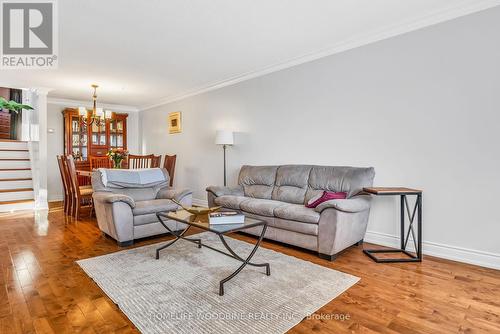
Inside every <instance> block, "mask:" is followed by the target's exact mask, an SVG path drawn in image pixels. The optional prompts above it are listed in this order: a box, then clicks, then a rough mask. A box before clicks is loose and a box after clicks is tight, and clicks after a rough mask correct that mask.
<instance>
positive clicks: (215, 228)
mask: <svg viewBox="0 0 500 334" xmlns="http://www.w3.org/2000/svg"><path fill="white" fill-rule="evenodd" d="M158 215H159V216H161V217H165V218H167V219H172V220H175V221H178V222H181V223H184V224H189V225H192V226H194V227H199V228H201V229H204V230H207V231H211V232H214V233H217V234H224V233H231V232H237V231H242V230H245V229H247V228H251V227H256V226H263V225H266V222H264V221H262V220H258V219H254V218H249V217H246V216H245V221H244V222H243V223H242V224H210V223H209V222H208V215H207V214H203V215H195V214H192V213H189V212H187V211H186V210H178V211H170V212H162V213H159V214H158Z"/></svg>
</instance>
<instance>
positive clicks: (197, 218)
mask: <svg viewBox="0 0 500 334" xmlns="http://www.w3.org/2000/svg"><path fill="white" fill-rule="evenodd" d="M156 216H157V217H158V220H159V221H160V223H161V224H162V225H163V226H164V227H165V228H166V229H167V231H168V232H169V233H170V234H172V235H173V236H175V239H174V240H172V241H170V242H169V243H167V244H166V245H163V246H161V247H160V248H158V249H157V250H156V259H157V260H158V259H159V258H160V251H161V250H163V249H165V248H167V247H169V246H171V245H173V244H174V243H175V242H176V241H177V240H179V239H183V240H186V241H189V242H192V243H195V244H196V245H198V248H201V247H206V248H209V249H211V250H214V251H216V252H218V253H221V254H224V255H226V256H229V257H231V258H233V259H235V260H238V261H240V262H242V263H241V265H240V266H239V267H238V268H237V269H236V270H235V271H234V272H233V273H232V274H231V275H229V276H228V277H226V278H224V279H223V280H221V281H220V283H219V295H220V296H223V295H224V283H226V282H227V281H229V280H230V279H232V278H234V277H235V276H236V275H238V273H239V272H240V271H241V270H243V268H245V266H246V265H250V266H254V267H266V275H267V276H269V275H271V268H270V266H269V263H254V262H251V261H250V260H251V259H252V257H253V256H254V255H255V252H256V251H257V249H259V246H260V243H261V241H262V239H263V238H264V235H265V233H266V230H267V223H266V222H264V221H261V220H257V219H253V218H248V217H245V222H244V223H242V224H223V225H219V224H217V225H213V224H212V225H211V224H209V222H208V217H207V215H206V214H205V215H194V214H191V213H189V212H187V211H186V210H178V211H170V212H159V213H157V214H156ZM166 219H171V220H175V221H178V222H180V223H184V224H186V228H185V229H184V230H182V231H180V232H175V231H172V230H171V229H170V228H169V227H168V225H167V224H166V222H165V220H166ZM258 226H262V232H261V234H260V236H259V238H258V239H257V242H256V243H255V245H254V247H253V249H252V251H251V252H250V254H249V255H248V256H247V257H246V258H243V257H242V256H239V255H238V254H236V252H235V251H234V250H233V249H232V248H231V247H230V246H229V245H228V243H227V242H226V240H225V239H224V236H225V235H227V234H228V233H233V232H239V231H244V230H246V229H249V228H252V227H258ZM191 227H197V228H201V229H203V230H205V231H208V232H212V233H215V234H216V235H217V236H218V237H219V239H220V241H221V242H222V244H223V245H224V247H225V248H226V249H227V251H228V253H227V252H224V251H222V250H220V249H217V248H215V247H212V246H209V245H205V244H203V243H202V242H201V239H196V238H188V237H185V236H184V234H185V233H186V232H187V231H189V229H190V228H191Z"/></svg>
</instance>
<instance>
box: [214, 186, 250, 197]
mask: <svg viewBox="0 0 500 334" xmlns="http://www.w3.org/2000/svg"><path fill="white" fill-rule="evenodd" d="M206 190H207V191H209V192H211V193H212V194H214V195H215V196H224V195H231V196H243V195H244V194H243V187H242V186H235V187H220V186H210V187H208V188H207V189H206Z"/></svg>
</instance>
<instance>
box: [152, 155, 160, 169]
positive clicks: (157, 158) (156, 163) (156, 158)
mask: <svg viewBox="0 0 500 334" xmlns="http://www.w3.org/2000/svg"><path fill="white" fill-rule="evenodd" d="M160 164H161V155H154V156H153V160H152V161H151V168H160Z"/></svg>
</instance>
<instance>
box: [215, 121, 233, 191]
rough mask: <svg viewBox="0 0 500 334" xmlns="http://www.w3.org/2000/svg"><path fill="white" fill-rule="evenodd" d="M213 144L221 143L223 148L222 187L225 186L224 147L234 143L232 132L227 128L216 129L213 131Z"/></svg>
mask: <svg viewBox="0 0 500 334" xmlns="http://www.w3.org/2000/svg"><path fill="white" fill-rule="evenodd" d="M215 144H216V145H222V149H223V150H224V187H225V186H226V147H227V146H228V145H233V144H234V138H233V132H232V131H227V130H217V132H216V133H215Z"/></svg>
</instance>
